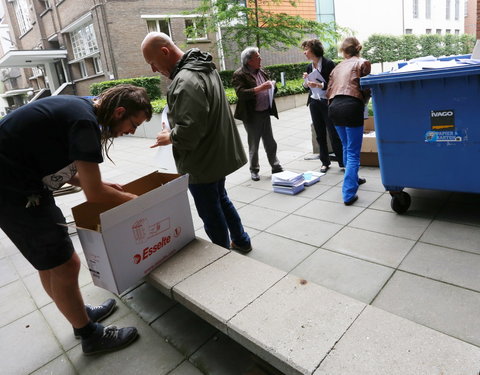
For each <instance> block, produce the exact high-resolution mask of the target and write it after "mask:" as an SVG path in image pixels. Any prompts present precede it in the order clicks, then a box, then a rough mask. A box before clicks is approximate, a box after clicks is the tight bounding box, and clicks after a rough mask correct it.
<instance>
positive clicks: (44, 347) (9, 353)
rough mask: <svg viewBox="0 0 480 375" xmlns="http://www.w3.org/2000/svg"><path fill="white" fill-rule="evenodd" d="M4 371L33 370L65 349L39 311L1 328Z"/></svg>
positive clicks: (16, 373)
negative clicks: (59, 343) (61, 346)
mask: <svg viewBox="0 0 480 375" xmlns="http://www.w3.org/2000/svg"><path fill="white" fill-rule="evenodd" d="M0 353H1V357H2V365H1V371H2V373H3V374H8V375H23V374H30V373H31V372H32V371H35V370H37V369H38V368H39V367H41V366H43V365H44V364H45V363H48V362H50V361H51V360H53V359H54V358H56V357H58V356H59V355H61V354H62V349H61V348H60V346H59V345H58V342H57V340H56V339H55V337H54V335H53V334H52V332H51V330H50V327H49V326H48V324H47V322H46V321H45V319H44V318H43V316H42V314H41V313H40V312H39V311H34V312H32V313H31V314H28V315H26V316H24V317H22V318H20V319H18V320H15V321H14V322H12V323H10V324H8V325H6V326H4V327H2V328H0Z"/></svg>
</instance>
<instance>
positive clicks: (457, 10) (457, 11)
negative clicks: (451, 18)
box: [455, 0, 460, 20]
mask: <svg viewBox="0 0 480 375" xmlns="http://www.w3.org/2000/svg"><path fill="white" fill-rule="evenodd" d="M459 18H460V0H455V19H456V20H458V19H459Z"/></svg>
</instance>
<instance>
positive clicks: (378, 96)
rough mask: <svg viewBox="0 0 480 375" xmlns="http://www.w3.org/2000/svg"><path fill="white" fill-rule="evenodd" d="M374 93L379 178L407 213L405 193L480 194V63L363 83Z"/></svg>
mask: <svg viewBox="0 0 480 375" xmlns="http://www.w3.org/2000/svg"><path fill="white" fill-rule="evenodd" d="M360 83H361V85H362V86H363V87H369V88H370V89H371V90H372V98H373V108H374V116H375V132H376V137H377V146H378V158H379V162H380V173H381V176H382V183H383V185H384V186H385V189H386V190H388V191H389V192H390V194H391V195H392V209H393V210H394V211H396V212H398V213H403V212H406V211H407V210H408V207H409V206H410V196H409V195H408V194H407V193H406V192H404V191H403V188H405V187H410V188H418V189H433V190H447V191H458V192H469V193H480V173H479V172H478V163H479V162H480V64H476V65H459V66H458V67H457V66H455V67H451V68H441V69H429V70H426V69H423V70H419V71H414V72H405V73H388V74H380V75H377V76H375V75H369V76H367V77H364V78H361V80H360Z"/></svg>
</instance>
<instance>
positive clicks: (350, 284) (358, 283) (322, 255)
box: [291, 249, 394, 303]
mask: <svg viewBox="0 0 480 375" xmlns="http://www.w3.org/2000/svg"><path fill="white" fill-rule="evenodd" d="M393 271H394V270H393V269H392V268H389V267H384V266H381V265H378V264H374V263H370V262H366V261H363V260H360V259H357V258H352V257H349V256H346V255H342V254H337V253H334V252H331V251H328V250H323V249H319V250H317V251H315V252H314V253H313V254H312V255H310V256H309V257H308V258H307V259H305V260H304V261H303V262H302V263H300V264H299V265H298V266H297V267H296V268H295V269H293V270H292V271H291V274H293V275H296V276H299V277H302V278H304V279H306V280H309V281H311V282H314V283H317V284H319V285H322V286H324V287H326V288H329V289H332V290H335V291H337V292H339V293H342V294H345V295H347V296H350V297H353V298H355V299H358V300H360V301H362V302H365V303H370V302H371V301H372V300H373V298H374V297H375V296H376V295H377V294H378V292H379V291H380V290H381V289H382V287H383V286H384V285H385V283H386V282H387V280H388V279H389V277H390V276H391V275H392V273H393Z"/></svg>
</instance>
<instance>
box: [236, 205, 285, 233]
mask: <svg viewBox="0 0 480 375" xmlns="http://www.w3.org/2000/svg"><path fill="white" fill-rule="evenodd" d="M238 213H239V215H240V217H241V219H242V223H243V225H246V226H248V227H252V228H255V229H257V230H265V229H267V228H268V227H270V226H271V225H272V224H275V223H276V222H278V221H279V220H281V219H283V218H284V217H286V216H287V213H285V212H281V211H276V210H271V209H268V208H264V207H257V206H252V205H249V206H245V207H242V208H241V209H240V210H239V211H238Z"/></svg>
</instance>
